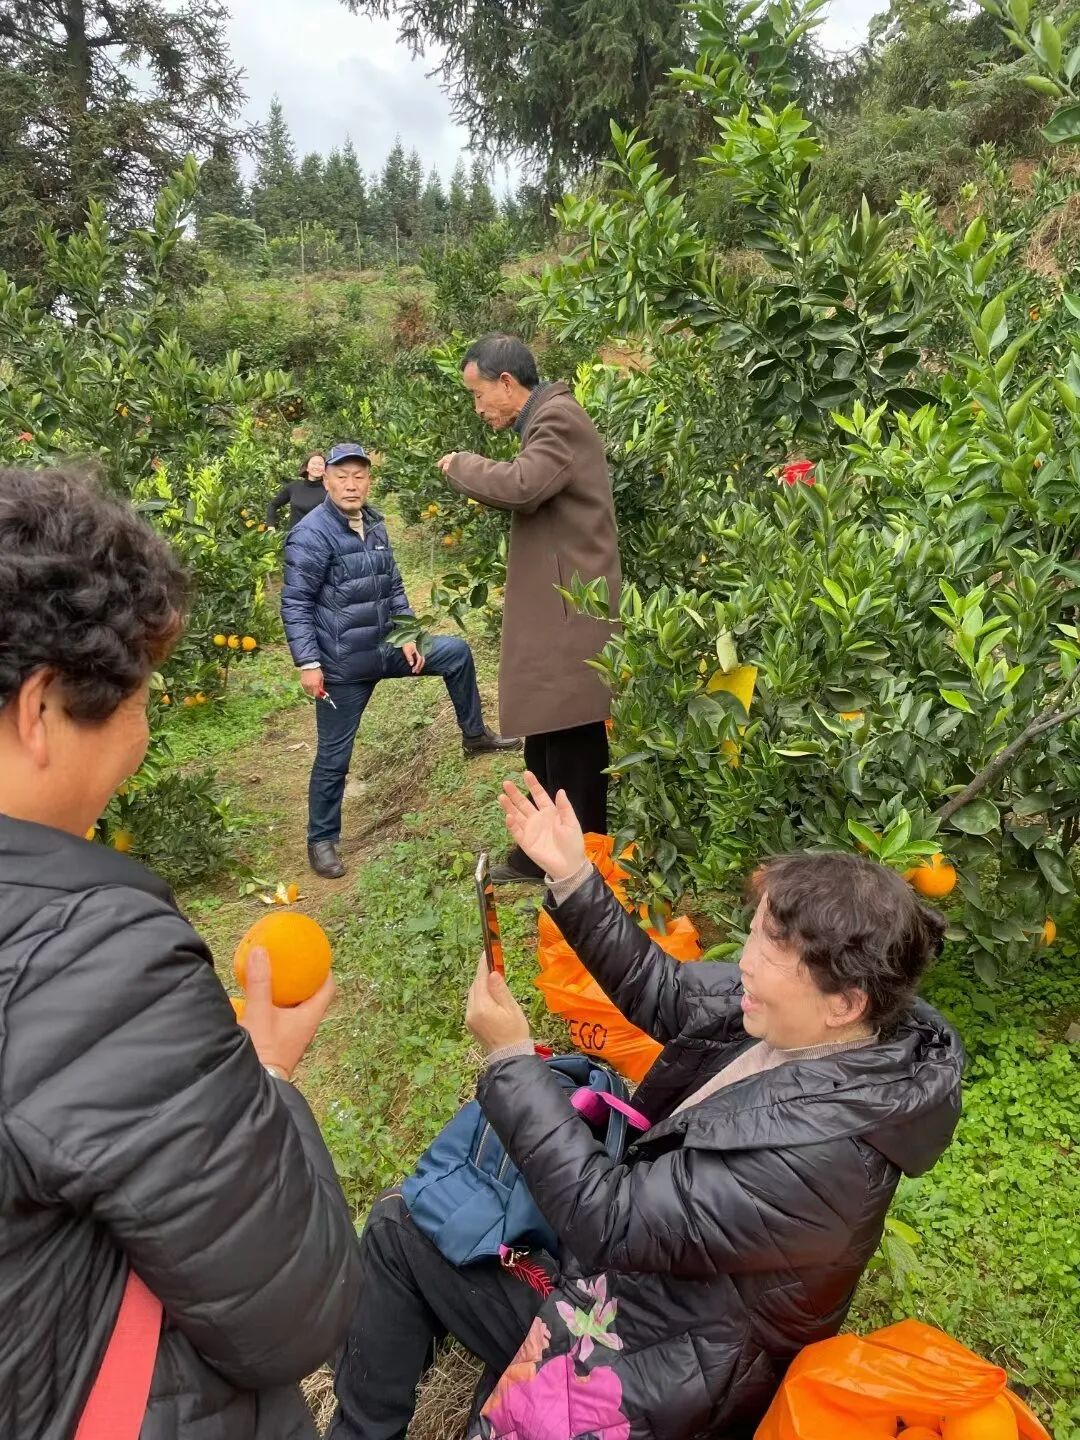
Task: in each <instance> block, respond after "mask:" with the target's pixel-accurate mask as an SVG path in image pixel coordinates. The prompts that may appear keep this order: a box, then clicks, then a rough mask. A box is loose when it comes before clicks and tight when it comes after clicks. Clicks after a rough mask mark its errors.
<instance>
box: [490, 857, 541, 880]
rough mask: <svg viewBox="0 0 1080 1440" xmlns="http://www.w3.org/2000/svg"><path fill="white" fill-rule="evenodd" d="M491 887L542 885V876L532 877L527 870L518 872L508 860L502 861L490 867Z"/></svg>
mask: <svg viewBox="0 0 1080 1440" xmlns="http://www.w3.org/2000/svg"><path fill="white" fill-rule="evenodd" d="M491 883H492V884H493V885H543V883H544V877H543V875H533V874H531V873H530V872H529V871H528V870H519V869H518V868H517V866H516V865H515V864H513V862H512V861H510V860H502V861H500V862H499V864H498V865H492V867H491Z"/></svg>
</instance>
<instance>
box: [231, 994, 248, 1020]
mask: <svg viewBox="0 0 1080 1440" xmlns="http://www.w3.org/2000/svg"><path fill="white" fill-rule="evenodd" d="M229 1004H230V1005H231V1006H232V1008H233V1009H234V1010H235V1011H236V1018H237V1020H242V1019H243V1018H244V1011H245V1009H246V1008H247V1001H246V1000H233V999H230V1001H229Z"/></svg>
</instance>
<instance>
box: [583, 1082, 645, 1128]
mask: <svg viewBox="0 0 1080 1440" xmlns="http://www.w3.org/2000/svg"><path fill="white" fill-rule="evenodd" d="M570 1104H571V1105H572V1106H573V1107H574V1109H575V1110H577V1111H578V1113H579V1114H581V1115H583V1116H584V1117H585V1119H586V1120H587V1121H588V1122H589V1124H590V1125H602V1124H603V1123H604V1121H605V1120H606V1119H607V1115H606V1113H605V1112H606V1111H607V1110H617V1111H618V1113H619V1114H620V1115H625V1116H626V1120H627V1123H628V1124H630V1125H632V1126H633V1128H634V1129H635V1130H648V1129H649V1127H650V1126H651V1125H652V1121H651V1120H649V1119H648V1117H647V1116H645V1115H643V1114H642V1113H641V1111H640V1110H635V1109H634V1107H633V1106H632V1105H631V1104H630V1102H629V1101H628V1100H620V1099H619V1097H618V1095H611V1094H609V1093H608V1092H607V1091H606V1090H589V1089H588V1088H583V1089H581V1090H575V1091H574V1093H573V1095H571V1096H570Z"/></svg>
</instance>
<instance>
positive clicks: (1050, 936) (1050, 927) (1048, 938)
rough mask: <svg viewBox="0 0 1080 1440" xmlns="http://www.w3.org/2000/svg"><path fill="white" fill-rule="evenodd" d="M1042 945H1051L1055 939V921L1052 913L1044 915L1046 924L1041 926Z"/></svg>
mask: <svg viewBox="0 0 1080 1440" xmlns="http://www.w3.org/2000/svg"><path fill="white" fill-rule="evenodd" d="M1042 938H1043V944H1044V945H1052V944H1053V943H1054V941H1055V940H1056V939H1057V923H1056V921H1055V920H1054V917H1053V916H1052V915H1048V916H1047V917H1046V924H1045V925H1044V926H1043V928H1042Z"/></svg>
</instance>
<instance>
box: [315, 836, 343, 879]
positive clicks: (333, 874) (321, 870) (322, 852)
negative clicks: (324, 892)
mask: <svg viewBox="0 0 1080 1440" xmlns="http://www.w3.org/2000/svg"><path fill="white" fill-rule="evenodd" d="M307 858H308V864H309V865H310V866H311V868H312V870H314V871H315V874H316V875H321V876H322V878H323V879H324V880H340V879H341V877H342V876H343V875H344V874H345V866H344V865H343V864H342V863H341V856H340V855H339V854H338V853H337V846H336V845H335V844H334V842H333V840H316V842H315V844H314V845H309V846H308V847H307Z"/></svg>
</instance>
